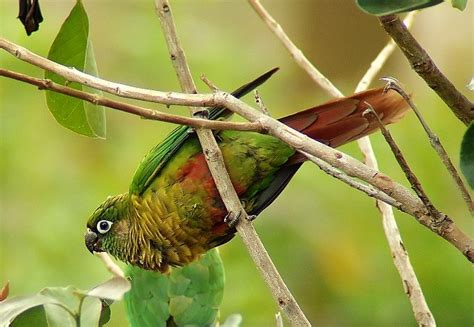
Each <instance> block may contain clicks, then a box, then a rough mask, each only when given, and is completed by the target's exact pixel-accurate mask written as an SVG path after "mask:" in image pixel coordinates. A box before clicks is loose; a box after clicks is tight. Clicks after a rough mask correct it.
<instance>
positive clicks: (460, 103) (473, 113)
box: [379, 15, 474, 125]
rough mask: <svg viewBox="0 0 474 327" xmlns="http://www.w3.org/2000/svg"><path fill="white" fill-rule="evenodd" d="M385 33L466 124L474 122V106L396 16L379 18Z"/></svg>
mask: <svg viewBox="0 0 474 327" xmlns="http://www.w3.org/2000/svg"><path fill="white" fill-rule="evenodd" d="M379 20H380V23H381V24H382V26H383V28H384V29H385V31H386V32H387V33H388V34H389V35H390V36H391V37H392V39H393V40H394V41H395V42H396V43H397V44H398V46H399V47H400V50H402V52H403V54H404V55H405V57H406V58H407V60H408V62H409V63H410V65H411V66H412V68H413V69H414V70H415V71H416V72H417V73H418V75H420V76H421V78H423V79H424V80H425V82H426V83H427V84H428V86H429V87H431V88H432V89H433V91H435V92H436V93H437V94H438V95H439V97H440V98H441V99H442V100H443V101H444V102H445V103H446V104H447V105H448V107H449V108H451V110H452V111H453V113H454V114H455V115H456V117H458V119H459V120H461V121H462V122H463V123H464V124H466V125H468V124H469V123H470V122H471V121H473V120H474V104H473V103H472V102H471V101H469V100H468V99H467V98H466V97H465V96H464V95H463V94H461V93H460V92H459V91H458V90H457V89H456V87H455V86H454V85H453V84H452V83H451V81H450V80H449V79H448V78H446V76H444V74H443V73H442V72H441V71H440V70H439V68H438V67H437V66H436V64H435V62H434V61H433V59H431V57H430V56H429V55H428V53H427V52H426V51H425V49H423V48H422V47H421V45H420V44H419V43H418V41H417V40H416V39H415V38H414V37H413V35H412V34H411V33H410V31H408V29H407V28H406V27H405V25H403V23H402V22H401V21H400V19H399V18H398V17H397V16H396V15H387V16H381V17H379Z"/></svg>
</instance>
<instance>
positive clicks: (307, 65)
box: [248, 0, 344, 98]
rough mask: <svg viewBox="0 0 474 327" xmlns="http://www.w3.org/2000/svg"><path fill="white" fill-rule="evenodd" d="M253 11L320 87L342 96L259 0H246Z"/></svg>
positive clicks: (334, 95) (334, 94)
mask: <svg viewBox="0 0 474 327" xmlns="http://www.w3.org/2000/svg"><path fill="white" fill-rule="evenodd" d="M248 1H249V3H250V5H251V6H252V8H253V9H254V10H255V12H256V13H257V14H258V15H259V16H260V18H262V20H263V21H264V22H265V24H267V26H268V28H269V29H270V30H271V31H272V32H273V34H275V35H276V37H277V38H278V39H279V40H280V41H281V43H283V45H284V46H285V48H286V49H287V50H288V52H289V53H290V55H291V56H292V57H293V59H294V60H295V62H296V63H297V64H298V65H299V66H300V67H301V68H302V69H303V70H304V71H305V72H306V73H307V74H308V75H309V76H310V77H311V78H312V79H313V81H314V82H315V83H316V84H318V85H319V86H320V87H321V88H322V89H324V90H325V91H326V92H327V93H329V94H330V95H331V96H333V97H335V98H339V97H343V96H344V95H343V94H342V93H341V92H340V91H339V90H338V89H337V88H336V87H335V86H334V84H332V83H331V81H330V80H328V79H327V78H326V76H324V75H323V74H321V72H320V71H319V70H317V69H316V67H314V66H313V65H312V64H311V62H310V61H309V60H308V58H306V57H305V55H304V54H303V52H302V51H301V50H300V49H298V47H297V46H296V45H295V44H294V43H293V41H291V39H290V38H289V37H288V35H287V34H286V33H285V31H284V30H283V28H282V27H281V26H280V24H278V22H277V21H276V20H275V19H273V17H272V16H271V15H270V14H269V13H268V11H267V10H266V9H265V8H264V7H263V6H262V4H261V3H260V1H259V0H248Z"/></svg>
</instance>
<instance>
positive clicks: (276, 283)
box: [155, 0, 311, 326]
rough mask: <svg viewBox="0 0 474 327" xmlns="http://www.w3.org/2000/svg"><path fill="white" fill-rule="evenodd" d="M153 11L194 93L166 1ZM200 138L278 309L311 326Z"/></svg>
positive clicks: (214, 151)
mask: <svg viewBox="0 0 474 327" xmlns="http://www.w3.org/2000/svg"><path fill="white" fill-rule="evenodd" d="M155 6H156V12H157V14H158V16H159V18H160V23H161V27H162V29H163V32H164V34H165V39H166V42H167V44H168V49H169V52H170V54H171V61H172V63H173V66H174V68H175V70H176V74H177V75H178V79H179V81H180V84H181V89H182V90H183V91H184V92H187V93H197V91H196V87H195V85H194V81H193V78H192V76H191V72H190V70H189V67H188V64H187V62H186V56H185V54H184V50H183V49H182V48H181V46H180V44H179V39H178V35H177V32H176V27H175V25H174V22H173V16H172V13H171V8H170V5H169V3H168V0H156V2H155ZM191 112H192V114H193V115H194V114H196V113H197V112H198V111H197V110H196V109H191ZM196 133H197V135H198V137H199V141H200V143H201V146H202V149H203V152H204V154H205V158H206V161H207V164H208V166H209V170H210V172H211V174H212V177H213V178H214V183H215V184H216V187H217V190H218V191H219V194H220V196H221V199H222V201H223V202H224V205H225V207H226V209H227V211H228V213H229V214H231V215H232V216H231V217H233V219H234V220H236V226H235V227H236V229H237V231H238V232H239V235H240V236H241V237H242V240H243V241H244V244H245V245H246V246H247V250H248V251H249V253H250V255H251V257H252V259H253V260H254V262H255V264H256V265H257V268H258V269H259V270H260V272H261V273H262V275H263V278H264V280H265V282H266V283H267V285H268V286H269V288H270V291H271V292H272V295H273V297H274V298H275V300H276V302H277V304H278V306H279V307H280V309H281V310H282V311H283V312H284V313H285V315H286V317H287V319H288V320H289V321H290V322H291V323H292V325H294V326H311V324H310V323H309V321H308V319H307V318H306V316H305V315H304V313H303V311H302V310H301V308H300V307H299V305H298V303H297V302H296V300H295V298H294V297H293V295H292V294H291V292H290V290H289V289H288V287H287V286H286V284H285V283H284V281H283V279H282V278H281V276H280V274H279V272H278V270H277V269H276V267H275V265H274V264H273V262H272V260H271V258H270V256H269V255H268V253H267V251H266V250H265V247H264V246H263V243H262V242H261V241H260V238H259V237H258V235H257V233H256V231H255V229H254V227H253V225H252V223H251V222H250V219H249V218H248V215H247V213H246V212H245V209H244V208H243V207H242V203H241V202H240V199H239V196H238V195H237V192H236V191H235V189H234V187H233V185H232V182H231V180H230V176H229V174H228V172H227V169H226V167H225V164H224V158H223V156H222V153H221V151H220V149H219V146H218V145H217V142H216V140H215V138H214V135H213V134H212V131H211V130H209V129H201V128H197V129H196Z"/></svg>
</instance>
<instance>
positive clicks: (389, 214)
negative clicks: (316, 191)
mask: <svg viewBox="0 0 474 327" xmlns="http://www.w3.org/2000/svg"><path fill="white" fill-rule="evenodd" d="M249 2H250V3H251V4H252V6H253V7H254V9H255V10H256V11H257V13H258V14H259V15H260V17H262V19H263V20H264V21H265V22H266V23H267V25H268V27H269V28H270V29H271V30H272V31H273V32H274V34H275V35H276V36H277V37H278V38H280V40H281V41H282V43H283V44H284V45H285V46H286V47H287V49H288V51H289V52H290V53H291V54H292V56H293V57H295V56H296V57H302V58H301V59H298V58H297V59H296V62H298V63H300V62H302V63H304V65H301V67H302V68H303V69H304V70H305V71H306V72H307V73H308V74H309V75H310V76H314V75H315V76H318V78H316V79H315V78H313V80H314V81H315V82H316V83H317V84H318V85H319V86H320V87H321V88H323V89H324V90H326V91H328V93H329V94H330V95H332V96H336V97H337V96H342V92H341V91H339V90H338V89H337V88H336V87H335V86H334V85H333V84H332V83H330V82H329V80H328V79H327V78H326V77H324V76H323V75H322V74H321V73H320V72H319V71H318V70H317V69H316V67H314V66H313V65H312V64H311V63H309V62H308V61H307V60H306V58H305V57H304V55H303V53H302V51H301V50H299V49H297V48H296V46H295V45H294V44H293V43H292V42H291V41H289V40H287V39H288V37H287V36H286V34H285V32H284V31H283V29H282V28H281V26H280V25H279V24H278V23H277V22H276V21H275V20H274V19H273V18H272V17H271V16H270V14H269V13H268V12H267V11H266V10H265V9H264V8H263V6H262V5H261V4H260V3H259V2H258V0H249ZM414 15H415V14H414V13H410V14H409V15H408V16H407V18H406V20H405V23H406V24H407V25H410V24H411V22H412V21H413V17H414ZM394 49H395V43H394V42H390V43H389V44H387V46H385V48H384V49H383V50H382V52H381V53H380V54H379V55H378V56H377V58H376V59H375V60H374V61H373V62H372V64H371V66H370V68H369V70H368V71H367V72H366V74H365V75H364V77H363V78H362V79H361V81H360V83H359V84H358V86H357V88H356V92H361V91H363V90H365V89H366V88H367V87H368V85H369V84H370V83H371V80H372V79H373V78H374V76H375V75H377V73H378V72H379V70H380V68H381V67H382V66H383V64H384V63H385V61H386V60H387V58H388V57H389V56H390V54H391V53H392V52H393V50H394ZM357 143H358V145H359V148H360V149H361V151H362V153H363V154H364V156H365V162H366V164H367V165H368V166H369V167H372V168H374V169H376V170H378V165H377V159H376V157H375V153H374V151H373V149H372V144H371V142H370V138H369V137H368V136H366V137H363V138H361V139H359V140H358V141H357ZM308 158H309V159H310V160H312V158H311V157H308ZM312 161H313V162H315V161H314V160H312ZM315 163H316V164H317V165H318V166H319V167H320V168H321V169H323V170H325V169H324V168H323V167H322V166H321V165H320V164H319V163H318V162H315ZM325 171H326V170H325ZM326 172H327V173H329V174H331V175H333V174H332V173H330V172H329V171H326ZM333 176H335V175H333ZM335 177H337V176H335ZM338 178H339V177H338ZM341 180H343V181H345V182H346V183H347V181H346V180H344V179H341ZM349 181H350V180H349ZM353 187H354V186H353ZM356 188H357V187H356ZM379 200H380V199H379ZM385 202H386V201H385ZM377 204H378V207H379V210H380V212H381V214H382V220H383V227H384V232H385V235H386V237H387V241H388V244H389V247H390V249H391V252H392V254H393V260H394V264H395V266H396V268H397V270H398V272H399V274H400V277H401V279H402V281H404V282H403V286H404V287H406V288H408V287H409V288H410V290H412V292H411V293H407V294H408V296H409V299H410V302H411V304H412V309H413V312H414V314H415V319H416V320H417V321H418V323H419V324H420V325H423V324H425V323H427V325H428V326H433V325H434V320H433V318H432V314H431V312H430V310H429V308H428V305H427V304H426V301H425V299H424V297H423V292H422V291H421V287H420V285H419V283H418V280H417V278H416V275H415V272H414V269H413V267H412V266H411V263H410V260H409V258H408V254H407V253H406V251H405V249H404V247H403V243H402V240H401V235H400V233H399V231H398V228H397V225H396V222H395V217H394V215H393V210H392V208H391V207H390V206H389V205H387V204H386V203H383V202H381V201H378V202H377ZM399 209H400V208H399ZM410 294H415V296H411V295H410Z"/></svg>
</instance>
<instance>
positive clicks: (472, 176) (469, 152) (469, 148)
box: [460, 123, 474, 189]
mask: <svg viewBox="0 0 474 327" xmlns="http://www.w3.org/2000/svg"><path fill="white" fill-rule="evenodd" d="M460 165H461V171H462V173H463V174H464V177H466V180H467V182H468V183H469V185H470V186H471V188H472V189H474V123H471V125H469V127H468V128H467V131H466V133H465V134H464V137H463V139H462V143H461V163H460Z"/></svg>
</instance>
